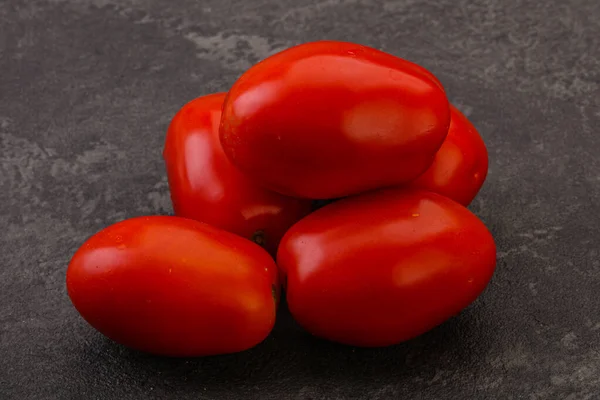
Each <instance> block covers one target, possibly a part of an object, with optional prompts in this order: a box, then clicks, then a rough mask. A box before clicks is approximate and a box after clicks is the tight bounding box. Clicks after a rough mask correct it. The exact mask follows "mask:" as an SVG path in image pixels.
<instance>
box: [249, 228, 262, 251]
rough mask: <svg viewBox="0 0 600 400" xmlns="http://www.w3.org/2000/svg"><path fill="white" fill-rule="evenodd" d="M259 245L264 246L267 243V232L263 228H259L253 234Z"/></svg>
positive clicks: (255, 241)
mask: <svg viewBox="0 0 600 400" xmlns="http://www.w3.org/2000/svg"><path fill="white" fill-rule="evenodd" d="M251 240H252V241H253V242H254V243H256V244H257V245H259V246H261V247H264V245H265V232H264V231H263V230H262V229H259V230H257V231H256V232H254V233H253V234H252V239H251Z"/></svg>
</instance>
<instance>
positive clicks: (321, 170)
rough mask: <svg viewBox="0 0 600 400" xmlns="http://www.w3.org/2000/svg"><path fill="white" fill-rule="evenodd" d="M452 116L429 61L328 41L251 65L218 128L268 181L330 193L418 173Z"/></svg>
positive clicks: (242, 165)
mask: <svg viewBox="0 0 600 400" xmlns="http://www.w3.org/2000/svg"><path fill="white" fill-rule="evenodd" d="M449 123H450V111H449V104H448V100H447V98H446V94H445V91H444V89H443V88H442V85H441V84H440V82H439V81H438V80H437V79H436V78H435V77H434V76H433V75H432V74H431V73H430V72H428V71H427V70H426V69H424V68H422V67H420V66H418V65H416V64H413V63H411V62H409V61H406V60H403V59H401V58H398V57H395V56H393V55H390V54H387V53H384V52H381V51H379V50H376V49H373V48H369V47H365V46H362V45H358V44H353V43H346V42H335V41H322V42H312V43H306V44H302V45H299V46H295V47H292V48H290V49H287V50H285V51H282V52H280V53H278V54H275V55H273V56H271V57H269V58H267V59H265V60H263V61H262V62H260V63H258V64H256V65H254V66H253V67H252V68H250V69H249V70H248V71H246V72H245V73H244V74H243V75H242V76H241V77H240V78H239V79H238V80H237V82H236V83H235V84H234V85H233V87H232V88H231V90H230V91H229V94H228V96H227V99H226V100H225V104H224V107H223V115H222V118H221V128H220V135H221V143H222V145H223V148H224V150H225V153H226V154H227V156H228V157H229V159H230V160H231V161H232V162H233V163H234V164H235V165H237V166H238V168H239V169H240V170H242V171H243V172H244V173H245V174H246V175H247V176H250V177H252V179H254V180H256V181H257V182H260V183H261V184H263V185H264V186H265V187H268V188H270V189H272V190H275V191H278V192H280V193H283V194H287V195H291V196H295V197H305V198H312V199H328V198H335V197H343V196H346V195H350V194H355V193H359V192H363V191H366V190H370V189H375V188H380V187H383V186H391V185H397V184H401V183H404V182H407V181H410V180H411V179H414V178H416V177H417V176H419V175H420V174H422V173H423V172H424V171H425V170H426V169H427V167H429V165H430V164H431V162H432V161H433V158H434V156H435V153H436V151H437V150H438V149H439V147H440V146H441V144H442V142H443V141H444V138H445V137H446V134H447V132H448V126H449Z"/></svg>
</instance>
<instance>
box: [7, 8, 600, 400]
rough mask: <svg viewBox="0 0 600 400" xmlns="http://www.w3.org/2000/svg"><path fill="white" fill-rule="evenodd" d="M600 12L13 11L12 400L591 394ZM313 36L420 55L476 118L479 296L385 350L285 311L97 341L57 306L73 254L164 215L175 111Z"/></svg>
mask: <svg viewBox="0 0 600 400" xmlns="http://www.w3.org/2000/svg"><path fill="white" fill-rule="evenodd" d="M599 21H600V2H598V0H566V1H565V0H563V1H561V0H549V1H529V0H503V1H496V0H427V1H417V0H400V1H377V0H325V1H320V2H318V1H314V0H204V1H197V0H184V1H167V0H164V1H159V0H90V1H84V0H28V1H23V0H3V1H1V2H0V226H1V230H0V248H1V251H0V335H1V336H0V399H2V400H13V399H14V400H28V399H77V400H79V399H115V400H117V399H118V400H127V399H147V398H148V399H167V398H169V399H171V398H172V399H183V400H185V399H196V400H202V399H250V400H252V399H257V400H258V399H260V400H268V399H422V400H434V399H435V400H439V399H527V400H540V399H569V400H580V399H581V400H584V399H598V398H600V301H599V294H600V259H599V257H598V256H599V250H600V244H599V243H600V162H599V161H598V152H599V151H600V139H599V138H598V129H599V128H598V127H599V126H600V88H599V86H600V22H599ZM317 39H342V40H348V41H355V42H358V43H362V44H366V45H370V46H374V47H377V48H380V49H383V50H385V51H388V52H391V53H393V54H396V55H399V56H402V57H405V58H408V59H410V60H413V61H415V62H417V63H420V64H422V65H423V66H425V67H427V68H429V69H431V70H432V71H433V72H434V73H435V74H436V75H437V76H439V78H440V79H441V81H442V82H443V84H444V85H445V87H446V88H447V91H448V94H449V97H450V99H451V101H453V102H454V103H455V104H456V105H457V106H458V107H459V108H460V109H461V110H463V111H464V112H465V113H466V114H467V115H468V116H469V117H470V118H471V119H472V121H473V122H474V124H475V125H476V126H477V127H478V128H479V130H480V131H481V134H482V135H483V137H484V139H485V141H486V143H487V144H488V146H489V152H490V172H489V177H488V180H487V182H486V184H485V186H484V189H483V190H482V192H481V193H480V195H479V197H478V198H477V199H476V200H475V201H474V203H473V204H472V206H471V209H472V210H473V211H474V212H475V213H477V214H478V215H479V216H480V217H481V218H482V219H483V220H484V221H485V222H486V224H487V225H488V226H489V228H490V230H491V231H492V232H493V234H494V235H495V237H496V239H497V244H498V269H497V273H496V275H495V277H494V279H493V281H492V283H491V285H490V287H489V288H488V290H487V291H486V292H485V293H484V295H483V296H482V297H481V298H480V299H479V300H478V301H477V302H476V303H475V304H474V305H472V306H471V307H469V308H468V309H467V310H466V311H464V312H463V313H462V314H460V315H459V316H458V317H456V318H454V319H452V320H450V321H449V322H447V323H445V324H443V325H442V326H440V327H439V328H437V329H434V330H433V331H431V332H429V333H428V334H425V335H423V336H422V337H420V338H417V339H415V340H413V341H411V342H409V343H405V344H402V345H399V346H395V347H392V348H386V349H379V350H365V349H352V348H348V347H343V346H338V345H334V344H330V343H327V342H323V341H319V340H316V339H313V338H311V337H310V336H309V335H307V334H306V333H304V332H303V331H302V330H301V329H300V328H299V327H298V326H297V325H296V324H295V323H294V322H293V320H292V319H291V317H290V316H289V314H287V313H286V312H282V313H281V314H280V317H279V320H278V322H277V326H276V329H275V330H274V332H273V333H272V335H271V336H270V337H269V338H268V339H267V340H266V341H265V342H264V343H262V344H261V345H260V346H258V347H257V348H255V349H253V350H251V351H248V352H245V353H242V354H238V355H231V356H224V357H213V358H207V359H199V360H171V359H161V358H156V357H152V356H147V355H144V354H139V353H136V352H133V351H130V350H127V349H125V348H122V347H121V346H118V345H115V344H113V343H111V342H109V341H108V340H106V339H104V338H103V337H102V336H101V335H100V334H99V333H97V332H95V331H94V330H93V329H92V328H90V327H89V326H88V325H87V324H86V323H85V322H84V321H83V320H82V319H81V318H80V317H79V316H78V314H77V313H76V312H75V310H74V309H73V307H72V306H71V304H70V302H69V299H68V297H67V295H66V291H65V283H64V282H65V270H66V266H67V263H68V260H69V258H70V256H71V255H72V254H73V252H74V251H75V249H76V248H77V247H78V246H79V245H80V244H81V243H82V242H83V241H84V240H85V239H86V238H87V237H88V236H90V235H91V234H93V233H94V232H96V231H97V230H99V229H101V228H102V227H104V226H106V225H107V224H110V223H112V222H115V221H118V220H121V219H123V218H126V217H131V216H136V215H142V214H150V213H161V214H164V213H169V212H171V206H170V204H169V195H168V187H167V181H166V178H165V172H164V170H163V164H162V160H161V150H162V144H163V139H164V134H165V130H166V127H167V124H168V123H169V120H170V118H171V117H172V116H173V114H174V113H175V112H176V111H177V110H178V109H179V107H181V106H182V105H183V104H184V103H186V102H187V101H189V100H191V99H192V98H194V97H196V96H199V95H202V94H206V93H210V92H214V91H224V90H227V88H228V87H229V85H231V84H232V83H233V82H234V80H235V79H236V77H237V76H239V75H240V73H242V71H243V70H244V69H245V68H247V67H248V66H250V65H251V64H252V63H254V62H256V61H258V60H260V59H262V58H264V57H266V56H267V55H269V54H271V53H273V52H275V51H278V50H280V49H283V48H285V47H287V46H290V45H293V44H297V43H300V42H304V41H309V40H317Z"/></svg>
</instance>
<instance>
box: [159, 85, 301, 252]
mask: <svg viewBox="0 0 600 400" xmlns="http://www.w3.org/2000/svg"><path fill="white" fill-rule="evenodd" d="M224 99H225V93H216V94H212V95H207V96H202V97H199V98H196V99H194V100H192V101H190V102H189V103H187V104H186V105H184V106H183V107H182V108H181V109H180V110H179V111H178V112H177V114H176V115H175V116H174V117H173V119H172V121H171V123H170V125H169V128H168V130H167V135H166V139H165V147H164V151H163V158H164V160H165V166H166V170H167V177H168V181H169V188H170V192H171V201H172V203H173V209H174V211H175V214H176V215H178V216H181V217H186V218H191V219H196V220H199V221H203V222H206V223H209V224H211V225H213V226H216V227H219V228H222V229H225V230H227V231H229V232H233V233H235V234H237V235H240V236H243V237H245V238H248V239H252V240H255V241H256V242H257V243H259V244H261V245H262V246H263V247H265V248H266V249H267V250H268V251H269V252H270V253H271V254H272V255H273V256H274V255H275V253H276V252H277V246H278V245H279V241H280V240H281V237H282V236H283V234H284V233H285V231H286V230H287V229H288V228H289V227H290V226H292V225H293V224H294V223H295V222H296V221H298V220H299V219H300V218H302V217H303V216H305V215H307V214H308V213H309V212H310V202H309V201H307V200H300V199H295V198H290V197H286V196H282V195H280V194H278V193H274V192H272V191H269V190H266V189H264V188H262V187H260V186H259V185H257V184H255V183H254V182H251V181H250V180H249V179H248V178H246V177H245V176H244V175H242V173H241V172H239V171H238V170H237V169H236V168H235V167H234V166H233V165H232V164H231V163H230V162H229V160H228V159H227V157H226V156H225V153H224V152H223V149H222V147H221V143H220V142H219V121H220V118H221V106H222V105H223V100H224Z"/></svg>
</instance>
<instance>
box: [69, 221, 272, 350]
mask: <svg viewBox="0 0 600 400" xmlns="http://www.w3.org/2000/svg"><path fill="white" fill-rule="evenodd" d="M277 279H278V278H277V267H276V265H275V263H274V261H273V259H272V258H271V257H270V256H269V254H268V253H267V252H266V251H264V250H263V249H261V248H260V247H259V246H258V245H256V244H254V243H252V242H250V241H249V240H246V239H243V238H241V237H239V236H236V235H234V234H232V233H229V232H226V231H223V230H221V229H218V228H214V227H212V226H210V225H207V224H204V223H202V222H198V221H194V220H190V219H184V218H179V217H171V216H150V217H137V218H131V219H128V220H125V221H122V222H118V223H116V224H114V225H111V226H109V227H107V228H105V229H103V230H101V231H100V232H98V233H96V234H95V235H93V236H92V237H90V238H89V239H88V240H87V241H86V242H85V243H84V244H83V245H82V246H81V247H80V248H79V249H78V250H77V251H76V252H75V254H74V256H73V258H72V259H71V262H70V263H69V267H68V269H67V280H66V282H67V291H68V294H69V297H70V298H71V301H72V303H73V305H74V306H75V308H76V309H77V311H78V312H79V313H80V314H81V316H82V317H83V318H84V319H85V320H86V321H87V322H88V323H89V324H90V325H92V326H93V327H94V328H95V329H97V330H98V331H100V332H101V333H102V334H104V335H105V336H107V337H108V338H110V339H112V340H114V341H115V342H117V343H121V344H123V345H125V346H128V347H131V348H134V349H137V350H141V351H145V352H149V353H153V354H158V355H166V356H175V357H181V356H185V357H195V356H206V355H215V354H225V353H234V352H238V351H242V350H246V349H249V348H251V347H253V346H255V345H257V344H258V343H260V342H261V341H262V340H263V339H265V338H266V337H267V335H268V334H269V332H270V331H271V329H272V328H273V324H274V322H275V312H276V301H275V299H274V298H273V296H274V294H275V296H276V291H275V292H274V290H273V288H276V284H277Z"/></svg>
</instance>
